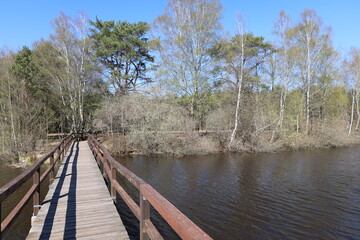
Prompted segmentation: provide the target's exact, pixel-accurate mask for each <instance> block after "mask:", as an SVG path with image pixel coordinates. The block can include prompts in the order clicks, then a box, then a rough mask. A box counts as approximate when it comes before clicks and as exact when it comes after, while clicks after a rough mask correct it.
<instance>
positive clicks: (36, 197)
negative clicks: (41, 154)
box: [33, 167, 40, 217]
mask: <svg viewBox="0 0 360 240" xmlns="http://www.w3.org/2000/svg"><path fill="white" fill-rule="evenodd" d="M33 185H35V186H36V191H35V193H34V195H33V207H34V210H33V215H34V217H36V216H37V214H38V212H39V208H40V167H39V168H38V169H37V170H36V172H34V175H33Z"/></svg>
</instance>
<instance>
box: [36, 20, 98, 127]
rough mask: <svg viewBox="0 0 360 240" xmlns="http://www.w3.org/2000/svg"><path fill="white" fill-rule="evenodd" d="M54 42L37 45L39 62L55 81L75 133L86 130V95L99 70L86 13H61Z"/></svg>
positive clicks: (64, 110)
mask: <svg viewBox="0 0 360 240" xmlns="http://www.w3.org/2000/svg"><path fill="white" fill-rule="evenodd" d="M53 26H54V29H55V33H54V34H53V35H51V36H50V39H51V40H50V41H42V42H40V43H38V44H37V45H36V46H35V50H36V55H37V61H38V63H39V65H40V66H41V68H42V70H43V72H44V73H45V74H46V76H47V77H48V78H49V80H50V81H51V82H52V84H51V86H52V90H53V91H52V92H53V94H55V95H56V96H58V98H59V99H60V102H61V104H62V109H61V110H60V112H62V113H63V114H64V115H65V119H66V122H67V123H68V124H70V130H71V131H73V132H79V131H82V130H83V129H84V127H85V122H84V94H85V91H86V88H87V86H88V84H89V81H91V80H92V79H93V73H94V71H95V67H94V62H93V58H92V50H91V46H92V44H91V41H90V40H89V39H88V38H87V34H88V28H87V27H88V20H87V17H86V16H85V15H83V14H80V16H79V17H78V18H70V17H68V16H66V15H65V14H64V13H60V15H59V17H57V18H56V19H55V20H54V22H53Z"/></svg>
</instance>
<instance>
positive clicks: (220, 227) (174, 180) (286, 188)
mask: <svg viewBox="0 0 360 240" xmlns="http://www.w3.org/2000/svg"><path fill="white" fill-rule="evenodd" d="M119 161H120V162H121V163H122V164H123V165H125V166H126V167H128V168H129V169H130V170H132V171H133V172H134V173H135V174H137V175H138V176H140V177H141V178H143V179H144V180H145V181H147V182H148V183H150V184H151V185H152V186H153V187H154V188H155V189H157V190H158V191H159V192H160V193H161V194H162V195H163V196H164V197H166V198H167V199H168V200H169V201H170V202H172V203H173V204H174V205H175V206H176V207H178V208H179V209H180V210H181V211H182V212H183V213H184V214H185V215H187V216H188V217H189V218H190V219H192V220H193V221H194V222H195V223H196V224H198V225H199V226H200V227H201V228H202V229H203V230H205V231H206V232H207V233H208V234H209V235H210V236H211V237H213V238H214V239H360V146H356V147H350V148H344V149H329V150H316V151H302V152H284V153H276V154H254V155H251V154H234V155H233V154H231V155H229V154H218V155H209V156H196V157H186V158H176V157H170V158H169V157H166V158H163V157H161V158H160V157H156V158H153V157H133V158H122V159H120V160H119ZM125 215H126V216H130V214H128V213H127V214H125ZM124 221H125V222H128V221H129V222H130V223H132V222H133V221H134V220H133V219H131V218H129V217H125V219H124ZM154 221H155V222H156V223H157V225H158V226H160V228H162V229H163V230H162V232H163V233H164V234H165V239H176V238H177V237H176V235H175V234H173V233H171V232H170V230H169V228H168V227H166V226H165V225H164V223H162V222H161V221H160V222H159V220H158V216H155V219H154ZM129 231H130V234H131V236H132V238H133V239H136V238H137V237H138V235H137V233H136V232H137V229H136V228H134V227H129Z"/></svg>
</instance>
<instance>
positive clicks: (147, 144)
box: [101, 128, 360, 156]
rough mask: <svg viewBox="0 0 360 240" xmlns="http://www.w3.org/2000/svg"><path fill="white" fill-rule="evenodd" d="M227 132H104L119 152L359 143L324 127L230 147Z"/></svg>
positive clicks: (196, 151)
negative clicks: (127, 134)
mask: <svg viewBox="0 0 360 240" xmlns="http://www.w3.org/2000/svg"><path fill="white" fill-rule="evenodd" d="M228 136H229V133H228V132H183V133H169V132H167V133H160V132H151V133H149V132H148V133H142V134H139V133H138V134H137V136H136V137H134V136H122V135H118V134H113V135H105V136H103V137H102V138H101V141H102V142H103V144H104V145H105V146H106V147H107V148H108V149H109V150H110V151H111V152H112V153H113V154H117V155H129V154H140V155H159V154H160V155H180V156H181V155H204V154H211V153H217V152H252V153H257V152H279V151H296V150H305V149H319V148H336V147H344V146H350V145H354V144H360V135H359V134H358V133H355V134H352V135H349V134H348V133H347V132H346V129H340V130H339V129H336V128H323V129H322V130H320V131H316V132H312V133H311V134H305V133H296V132H292V133H282V134H281V135H280V136H277V137H276V139H275V140H273V141H271V136H272V131H263V132H261V133H257V134H255V133H254V134H253V135H252V136H250V140H246V141H245V140H244V139H241V138H240V139H238V140H236V141H235V143H234V145H233V146H232V147H231V148H228V142H229V141H228Z"/></svg>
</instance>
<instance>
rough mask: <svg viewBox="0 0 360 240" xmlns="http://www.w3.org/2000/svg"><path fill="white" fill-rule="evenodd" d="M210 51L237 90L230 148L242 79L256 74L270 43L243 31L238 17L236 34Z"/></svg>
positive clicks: (234, 129)
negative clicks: (221, 63) (220, 63)
mask: <svg viewBox="0 0 360 240" xmlns="http://www.w3.org/2000/svg"><path fill="white" fill-rule="evenodd" d="M211 52H212V54H213V56H214V57H215V58H216V59H218V60H219V61H222V62H223V69H224V70H225V71H226V72H227V73H228V74H229V75H230V79H229V81H227V82H228V83H230V84H231V85H233V86H235V89H236V92H237V95H236V96H237V100H236V107H235V118H234V128H233V130H232V132H231V135H230V141H229V148H231V146H232V144H233V142H234V139H235V134H236V132H237V131H238V125H239V121H240V103H241V98H242V97H241V95H242V91H243V90H242V89H243V86H244V84H245V82H244V80H245V79H247V80H248V81H249V82H251V80H250V79H251V76H252V74H254V75H257V74H258V73H257V70H258V68H259V66H261V64H263V62H264V60H265V58H266V57H267V56H268V55H269V54H270V53H271V52H272V46H271V44H270V43H267V42H264V38H263V37H256V36H254V35H253V34H251V33H245V32H244V27H243V23H242V20H241V18H240V17H239V18H238V34H236V35H235V36H234V37H232V38H231V39H230V40H226V39H224V40H223V41H221V42H220V43H219V44H218V45H216V46H215V47H214V48H213V49H212V50H211ZM254 75H253V76H254ZM250 85H251V84H250Z"/></svg>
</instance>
